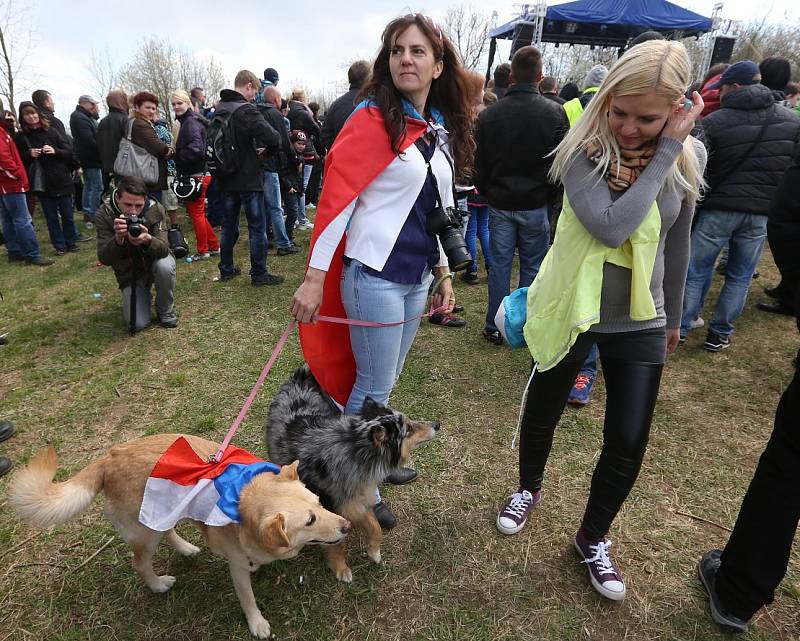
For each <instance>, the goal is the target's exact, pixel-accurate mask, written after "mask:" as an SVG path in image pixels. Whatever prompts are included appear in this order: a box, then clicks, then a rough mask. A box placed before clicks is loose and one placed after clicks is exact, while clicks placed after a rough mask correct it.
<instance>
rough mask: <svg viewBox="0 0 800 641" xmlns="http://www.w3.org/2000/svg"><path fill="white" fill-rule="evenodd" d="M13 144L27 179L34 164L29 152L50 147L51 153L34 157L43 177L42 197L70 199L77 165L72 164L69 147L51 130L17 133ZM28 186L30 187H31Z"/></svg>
mask: <svg viewBox="0 0 800 641" xmlns="http://www.w3.org/2000/svg"><path fill="white" fill-rule="evenodd" d="M14 142H16V143H17V148H18V149H19V155H20V156H21V157H22V162H23V163H24V164H25V171H27V172H28V176H30V175H31V169H32V165H33V162H34V158H33V156H31V149H32V148H33V149H41V148H42V147H43V146H44V145H50V146H51V147H52V148H53V149H55V153H54V154H46V155H45V154H41V155H40V156H39V157H38V163H39V166H40V167H41V168H42V174H43V176H44V188H45V191H44V195H45V196H51V197H57V196H71V195H72V194H73V193H74V189H75V188H74V186H73V182H72V172H73V171H75V170H76V169H77V168H78V165H77V163H76V162H75V156H74V155H73V153H72V147H70V145H69V143H68V142H67V141H66V140H65V139H64V137H63V136H62V135H61V134H60V133H58V130H57V129H56V128H55V127H49V128H47V129H32V130H30V131H27V132H19V133H17V134H16V135H15V136H14ZM32 187H33V185H31V188H32ZM40 193H41V192H40Z"/></svg>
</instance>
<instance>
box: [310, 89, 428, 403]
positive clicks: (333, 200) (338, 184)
mask: <svg viewBox="0 0 800 641" xmlns="http://www.w3.org/2000/svg"><path fill="white" fill-rule="evenodd" d="M404 107H405V109H406V115H407V118H406V135H405V138H404V139H403V141H402V143H401V144H400V151H401V152H403V151H405V150H406V149H408V148H409V147H410V146H411V145H413V144H414V143H415V142H416V141H417V140H418V139H419V138H420V137H422V135H423V134H425V132H426V131H427V130H428V123H426V122H425V121H424V120H422V119H420V116H419V114H418V113H417V112H416V110H415V109H414V108H413V107H412V106H411V103H409V102H408V101H404ZM436 115H438V114H436ZM396 158H397V153H396V152H394V151H392V146H391V142H390V140H389V135H388V134H387V133H386V127H385V126H384V122H383V117H382V116H381V113H380V109H379V108H378V107H377V106H376V105H375V104H374V103H372V104H368V103H367V101H364V102H362V103H361V104H359V105H358V106H357V107H356V109H355V111H353V113H352V114H351V115H350V118H349V119H348V120H347V122H346V123H345V126H344V127H343V128H342V131H341V132H340V133H339V135H338V136H337V137H336V140H335V142H334V143H333V147H331V150H330V151H329V152H328V156H327V158H326V160H325V170H324V172H323V173H324V176H325V179H324V184H323V189H322V195H321V198H320V201H319V204H318V205H317V215H316V218H315V219H314V231H313V233H312V236H311V245H310V246H309V251H308V255H309V260H310V259H311V254H312V253H313V251H314V244H315V243H316V241H317V238H319V236H320V234H321V233H322V232H323V230H324V229H325V228H326V227H327V226H328V225H329V224H330V223H331V221H333V220H334V219H335V218H336V217H337V216H338V215H339V213H340V212H342V210H344V209H345V207H347V206H348V205H349V204H350V203H351V202H352V201H353V200H354V199H355V198H356V197H357V196H358V195H359V194H360V193H361V192H362V191H364V189H365V188H366V187H367V185H369V184H370V183H371V182H372V181H373V180H374V179H375V178H376V177H377V176H378V175H379V174H380V173H381V172H382V171H383V170H384V169H386V167H388V166H389V164H390V163H391V162H392V161H393V160H395V159H396ZM345 242H346V236H345V237H343V238H342V240H341V242H340V243H339V246H338V247H337V249H336V252H335V253H334V255H333V260H332V261H331V264H330V268H329V270H328V273H327V275H326V277H325V284H324V286H323V293H322V306H321V307H320V310H319V314H320V315H324V316H336V317H338V318H346V317H347V314H346V312H345V309H344V304H343V302H342V296H341V289H340V288H341V276H342V267H343V261H342V258H343V256H344V248H345ZM307 267H308V266H306V268H307ZM300 346H301V347H302V349H303V357H304V358H305V360H306V362H307V363H308V366H309V367H310V368H311V372H312V373H313V374H314V378H316V379H317V381H318V382H319V384H320V385H321V386H322V389H324V390H325V391H326V392H327V393H328V394H329V395H330V396H331V398H333V400H334V401H336V402H337V403H338V404H339V405H341V406H342V407H344V406H345V405H346V404H347V399H348V398H349V397H350V392H351V391H352V389H353V384H354V383H355V380H356V362H355V359H354V357H353V348H352V346H351V345H350V330H349V329H348V327H347V325H340V324H338V323H316V324H311V323H303V324H301V325H300Z"/></svg>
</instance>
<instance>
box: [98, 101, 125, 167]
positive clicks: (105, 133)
mask: <svg viewBox="0 0 800 641" xmlns="http://www.w3.org/2000/svg"><path fill="white" fill-rule="evenodd" d="M127 126H128V113H127V112H126V111H125V112H123V111H117V110H116V109H111V110H109V112H108V115H107V116H106V117H105V118H103V119H102V120H101V121H100V124H99V125H97V150H98V152H99V154H100V164H101V165H102V167H103V171H104V172H105V173H107V174H110V173H112V172H113V171H114V161H115V160H116V159H117V152H118V151H119V141H120V140H122V139H123V138H124V137H125V130H126V127H127Z"/></svg>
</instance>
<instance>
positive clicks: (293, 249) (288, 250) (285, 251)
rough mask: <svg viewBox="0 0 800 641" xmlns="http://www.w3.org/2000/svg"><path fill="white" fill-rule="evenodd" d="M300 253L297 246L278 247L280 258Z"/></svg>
mask: <svg viewBox="0 0 800 641" xmlns="http://www.w3.org/2000/svg"><path fill="white" fill-rule="evenodd" d="M299 251H300V248H299V247H298V246H297V245H289V246H288V247H278V256H288V255H289V254H296V253H297V252H299Z"/></svg>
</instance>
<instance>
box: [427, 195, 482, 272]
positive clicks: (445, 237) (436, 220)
mask: <svg viewBox="0 0 800 641" xmlns="http://www.w3.org/2000/svg"><path fill="white" fill-rule="evenodd" d="M465 217H469V213H468V212H465V211H462V210H460V209H454V208H452V207H447V208H444V207H436V209H434V210H432V211H431V212H430V213H429V214H428V218H427V221H426V228H427V231H428V233H429V234H430V235H431V236H433V235H436V236H438V237H439V242H441V243H442V248H443V249H444V253H445V255H446V256H447V262H448V263H449V265H450V269H451V270H452V271H454V272H460V271H462V270H464V269H466V268H467V267H469V266H470V264H471V263H472V256H471V255H470V253H469V251H468V250H467V243H466V242H464V236H463V235H462V234H461V227H462V226H463V224H464V218H465Z"/></svg>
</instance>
